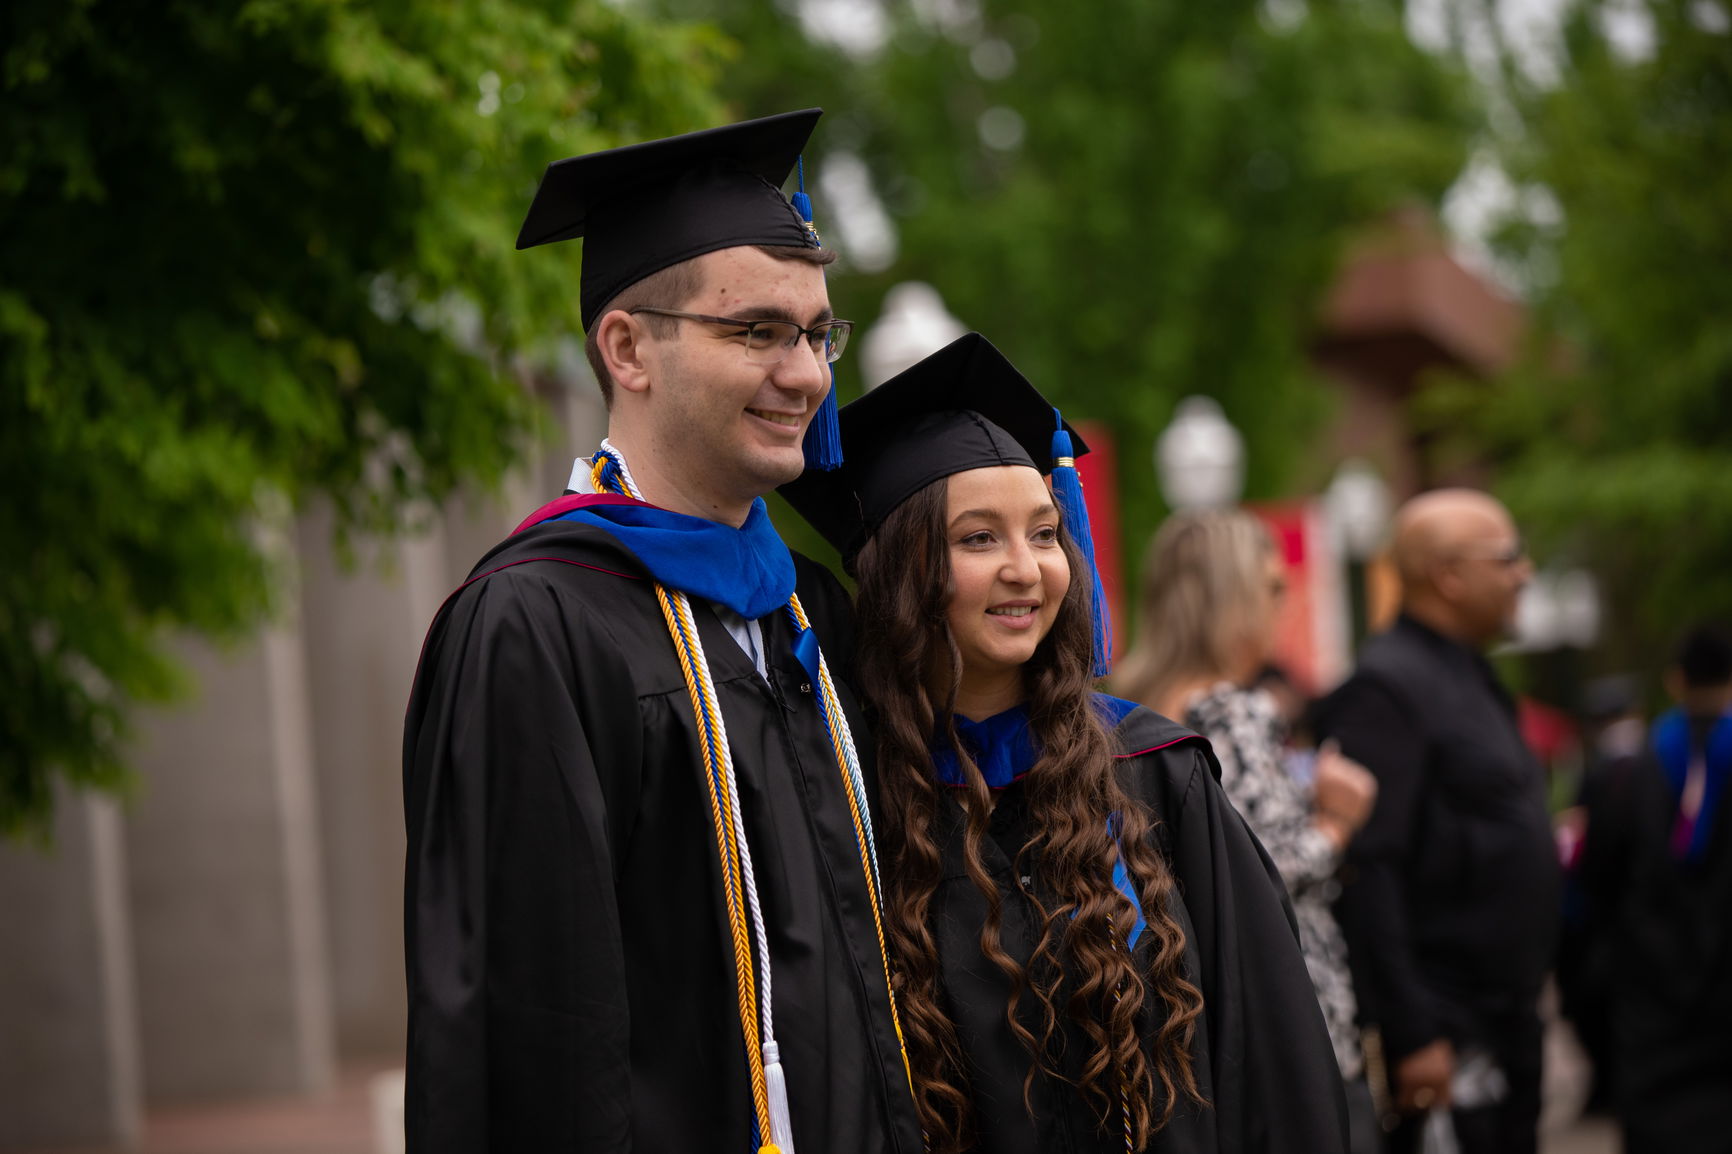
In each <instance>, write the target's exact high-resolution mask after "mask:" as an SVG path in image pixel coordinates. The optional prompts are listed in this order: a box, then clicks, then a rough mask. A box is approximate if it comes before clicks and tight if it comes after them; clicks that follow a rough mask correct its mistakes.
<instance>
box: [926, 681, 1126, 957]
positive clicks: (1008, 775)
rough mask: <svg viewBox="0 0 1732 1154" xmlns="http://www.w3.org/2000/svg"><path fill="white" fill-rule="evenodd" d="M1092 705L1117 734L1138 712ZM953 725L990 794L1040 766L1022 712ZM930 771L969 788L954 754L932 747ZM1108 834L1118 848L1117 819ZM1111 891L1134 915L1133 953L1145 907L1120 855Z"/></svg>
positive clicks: (1113, 702) (959, 719)
mask: <svg viewBox="0 0 1732 1154" xmlns="http://www.w3.org/2000/svg"><path fill="white" fill-rule="evenodd" d="M1091 704H1093V706H1094V708H1095V712H1096V713H1097V714H1098V715H1099V716H1100V719H1101V721H1102V723H1104V724H1105V725H1106V726H1107V728H1108V729H1116V728H1117V727H1118V725H1119V723H1120V722H1122V721H1123V720H1124V719H1125V717H1126V716H1128V715H1129V714H1130V712H1131V710H1133V709H1135V708H1137V703H1136V702H1134V701H1126V700H1124V699H1123V698H1119V697H1109V696H1107V695H1106V694H1104V693H1097V694H1095V695H1094V697H1093V701H1092V702H1091ZM952 720H953V721H954V722H955V724H956V736H957V738H958V739H959V740H960V741H961V742H962V743H963V745H964V746H965V747H966V748H967V750H968V755H969V757H971V758H973V759H974V764H975V765H976V766H978V767H979V768H980V773H981V776H982V777H984V778H985V779H986V784H987V787H988V788H990V789H1004V788H1006V787H1007V786H1009V785H1011V784H1013V783H1014V782H1016V781H1018V780H1020V779H1021V778H1022V777H1023V776H1024V775H1026V774H1027V773H1028V771H1029V770H1030V769H1032V768H1034V763H1035V762H1036V761H1039V760H1040V746H1039V745H1037V744H1036V743H1035V740H1034V735H1033V734H1032V733H1030V732H1029V724H1028V710H1027V708H1025V707H1024V706H1021V705H1017V706H1013V707H1012V708H1010V709H1007V710H1005V711H1004V712H1003V713H997V714H994V715H993V716H991V717H988V718H986V719H985V720H984V721H971V720H969V719H968V718H966V717H963V716H962V715H960V714H956V715H954V716H953V718H952ZM932 767H933V769H934V771H936V772H937V774H938V780H939V781H942V782H943V783H944V784H945V785H948V786H952V787H958V788H960V787H961V786H963V785H966V784H967V779H966V778H965V777H964V776H963V771H962V763H961V761H960V760H959V759H958V758H957V756H956V751H955V750H954V749H949V748H943V747H940V746H938V745H937V744H936V743H934V746H933V749H932ZM1107 832H1108V833H1109V834H1111V835H1112V839H1113V842H1114V843H1115V844H1117V842H1118V840H1119V815H1118V814H1116V813H1113V814H1108V815H1107ZM1113 886H1114V888H1115V889H1117V890H1118V891H1119V892H1120V893H1121V894H1123V895H1124V896H1125V900H1126V901H1128V902H1130V903H1131V908H1132V909H1134V910H1136V912H1137V920H1136V924H1135V925H1133V926H1132V927H1131V932H1130V939H1129V945H1130V947H1131V948H1132V949H1135V948H1136V944H1137V939H1138V938H1139V937H1140V936H1142V932H1143V930H1144V928H1145V927H1146V926H1147V925H1148V923H1147V922H1146V921H1145V920H1144V919H1143V903H1142V902H1141V901H1140V900H1139V899H1138V897H1137V887H1136V886H1135V885H1133V884H1132V883H1131V875H1130V872H1129V871H1128V870H1126V869H1125V860H1124V854H1123V852H1122V851H1121V852H1120V853H1119V854H1117V855H1115V857H1114V859H1113Z"/></svg>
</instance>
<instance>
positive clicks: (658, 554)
mask: <svg viewBox="0 0 1732 1154" xmlns="http://www.w3.org/2000/svg"><path fill="white" fill-rule="evenodd" d="M554 520H558V521H578V522H581V523H583V524H586V525H594V526H595V527H596V528H598V529H601V530H603V531H605V532H606V533H608V534H609V535H610V536H612V537H613V538H615V539H616V540H618V541H619V543H620V544H622V545H624V546H625V547H626V548H627V549H629V550H631V552H632V553H633V554H634V555H635V556H636V557H637V559H638V560H639V561H640V562H642V563H643V566H644V568H645V569H648V570H649V571H650V575H651V576H653V577H654V578H655V579H656V580H657V581H658V582H660V583H661V584H663V585H665V586H667V587H668V588H669V589H677V590H679V591H680V592H681V593H685V594H687V595H689V596H692V597H701V598H703V599H704V600H706V601H714V602H716V603H717V604H719V605H725V606H727V607H728V608H729V609H731V610H733V611H734V612H735V613H738V614H739V615H740V616H741V617H744V618H746V619H747V620H748V621H756V620H757V619H758V618H760V617H763V616H764V615H765V614H768V613H773V612H775V611H776V610H777V609H780V608H781V607H782V606H784V605H786V604H787V603H788V599H789V598H790V597H792V596H793V595H794V558H793V555H792V554H791V553H789V552H788V547H787V546H786V545H784V544H783V543H782V539H781V538H780V537H778V536H776V529H775V526H773V525H771V524H770V513H769V510H768V509H767V508H765V506H764V501H763V499H762V498H759V499H757V500H755V501H753V502H752V509H751V512H750V513H748V514H747V515H746V523H745V524H744V525H741V526H740V527H739V528H738V529H736V528H734V527H733V526H732V525H724V524H722V523H720V522H718V521H709V520H706V519H704V518H702V517H691V516H687V515H686V514H684V513H673V512H669V511H668V510H666V509H662V508H659V507H657V506H655V505H649V504H643V503H633V504H613V503H610V504H599V503H598V504H594V505H588V506H585V507H583V508H580V509H574V510H572V511H571V512H569V513H564V514H562V515H560V516H559V517H556V518H554ZM814 648H816V646H814Z"/></svg>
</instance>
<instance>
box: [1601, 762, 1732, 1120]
mask: <svg viewBox="0 0 1732 1154" xmlns="http://www.w3.org/2000/svg"><path fill="white" fill-rule="evenodd" d="M1586 801H1587V805H1588V807H1589V813H1588V833H1587V840H1586V842H1585V843H1584V844H1583V847H1582V857H1581V861H1580V863H1579V865H1578V867H1577V868H1578V877H1579V879H1580V881H1581V884H1582V888H1583V890H1584V892H1585V893H1586V894H1587V896H1588V899H1589V902H1590V904H1591V907H1592V910H1593V916H1594V918H1595V920H1596V923H1597V926H1596V929H1597V931H1598V933H1599V934H1600V935H1602V936H1603V938H1604V939H1605V948H1606V950H1607V953H1608V954H1609V957H1610V964H1611V981H1610V982H1609V983H1608V984H1609V987H1610V993H1611V999H1612V1036H1613V1041H1614V1046H1613V1053H1614V1054H1615V1061H1616V1068H1615V1077H1614V1079H1613V1085H1614V1087H1615V1089H1616V1093H1617V1098H1618V1107H1617V1109H1618V1115H1619V1118H1620V1120H1621V1121H1622V1123H1623V1126H1624V1139H1625V1146H1626V1148H1627V1149H1628V1151H1629V1154H1672V1152H1674V1151H1691V1152H1692V1154H1732V806H1728V805H1727V804H1726V803H1725V801H1723V802H1722V804H1721V806H1720V809H1719V812H1718V813H1717V814H1715V815H1714V825H1713V828H1712V832H1711V834H1710V841H1709V843H1708V851H1707V853H1706V855H1705V856H1704V858H1703V859H1702V860H1701V861H1699V862H1685V861H1680V860H1679V859H1678V858H1677V857H1676V856H1675V855H1674V854H1673V853H1672V849H1671V840H1672V825H1673V822H1674V821H1675V820H1676V819H1677V815H1678V800H1677V797H1676V795H1675V794H1674V793H1673V791H1672V787H1671V785H1670V783H1669V782H1668V781H1667V780H1666V776H1665V773H1664V771H1663V770H1662V769H1661V768H1660V766H1659V765H1658V764H1657V763H1656V762H1655V761H1654V759H1653V758H1652V756H1651V755H1648V754H1646V753H1644V754H1642V755H1640V756H1637V757H1632V758H1627V759H1624V760H1622V761H1619V762H1614V763H1613V764H1612V766H1611V767H1610V772H1609V773H1608V775H1607V777H1606V779H1605V780H1604V781H1603V782H1602V783H1601V788H1600V789H1599V790H1597V791H1596V792H1595V793H1594V794H1593V795H1591V796H1589V797H1588V798H1587V799H1586Z"/></svg>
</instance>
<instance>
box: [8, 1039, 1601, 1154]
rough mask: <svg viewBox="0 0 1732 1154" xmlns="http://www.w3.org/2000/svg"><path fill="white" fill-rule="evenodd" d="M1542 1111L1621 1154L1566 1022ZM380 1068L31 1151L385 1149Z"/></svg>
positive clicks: (1585, 1151)
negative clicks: (378, 1099)
mask: <svg viewBox="0 0 1732 1154" xmlns="http://www.w3.org/2000/svg"><path fill="white" fill-rule="evenodd" d="M1546 1066H1547V1075H1546V1087H1545V1092H1546V1110H1545V1116H1544V1118H1543V1119H1542V1121H1541V1131H1542V1132H1541V1139H1540V1154H1621V1149H1622V1147H1621V1144H1620V1143H1619V1141H1618V1135H1617V1129H1616V1127H1615V1126H1613V1125H1612V1123H1611V1122H1610V1121H1609V1120H1607V1119H1603V1118H1578V1117H1577V1115H1578V1114H1579V1113H1580V1110H1581V1104H1582V1100H1583V1099H1584V1097H1585V1096H1586V1094H1587V1065H1586V1062H1585V1060H1584V1059H1583V1057H1582V1053H1581V1050H1580V1048H1579V1047H1577V1045H1576V1043H1575V1039H1574V1037H1573V1036H1572V1035H1571V1034H1570V1032H1569V1028H1568V1027H1567V1026H1554V1028H1553V1029H1552V1030H1550V1031H1549V1033H1548V1035H1547V1039H1546ZM385 1072H386V1071H385V1070H384V1069H383V1068H382V1067H381V1066H380V1065H378V1064H373V1065H361V1066H354V1067H350V1068H347V1069H345V1070H344V1071H343V1073H342V1076H341V1077H340V1078H339V1079H338V1081H337V1085H336V1087H335V1088H334V1089H333V1090H332V1092H331V1093H329V1094H327V1095H323V1096H321V1097H317V1098H297V1099H291V1100H286V1101H260V1102H250V1103H245V1104H235V1105H222V1106H206V1107H176V1108H173V1109H161V1110H153V1111H152V1112H151V1114H150V1116H149V1117H148V1118H147V1119H146V1121H145V1126H144V1134H143V1136H142V1140H141V1143H140V1144H139V1145H138V1146H136V1147H134V1148H133V1149H132V1150H129V1151H124V1152H123V1151H121V1150H120V1148H118V1147H105V1148H101V1149H84V1150H76V1151H74V1150H64V1149H62V1150H56V1151H52V1152H50V1151H38V1152H34V1154H391V1152H390V1151H388V1150H387V1149H386V1147H385V1145H384V1144H383V1142H382V1141H381V1139H380V1137H379V1136H378V1135H377V1134H376V1133H375V1122H374V1118H373V1105H372V1096H373V1092H374V1086H375V1085H376V1084H377V1081H378V1079H379V1078H380V1076H381V1075H382V1074H384V1073H385Z"/></svg>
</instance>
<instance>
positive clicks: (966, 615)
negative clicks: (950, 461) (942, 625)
mask: <svg viewBox="0 0 1732 1154" xmlns="http://www.w3.org/2000/svg"><path fill="white" fill-rule="evenodd" d="M1058 528H1059V512H1058V508H1057V507H1056V506H1055V505H1054V504H1053V500H1052V494H1051V493H1050V492H1049V491H1048V490H1047V487H1046V481H1045V479H1044V478H1042V477H1041V475H1040V474H1039V473H1038V472H1036V471H1035V470H1034V469H1032V468H1029V467H1028V466H1026V465H1000V466H996V467H993V468H986V469H970V470H968V471H967V472H964V473H956V474H954V475H952V476H951V477H950V479H949V498H948V501H947V503H946V509H945V538H946V541H947V543H948V546H949V549H950V603H949V606H948V608H947V611H946V617H947V620H948V621H949V624H950V633H951V636H952V637H954V638H955V639H956V647H957V649H958V650H959V651H960V652H961V655H962V686H961V689H962V693H963V696H973V695H974V694H975V693H981V692H985V693H988V694H989V695H991V696H998V694H996V693H993V692H992V687H997V686H1004V685H1015V684H1017V682H1016V680H1015V679H1016V678H1019V677H1020V670H1021V668H1022V666H1023V665H1024V664H1025V663H1026V662H1027V661H1028V660H1029V658H1031V657H1033V656H1034V651H1035V648H1036V647H1037V646H1038V645H1039V644H1040V643H1041V640H1042V639H1043V638H1045V637H1046V635H1047V633H1048V632H1050V631H1051V629H1052V623H1053V620H1054V619H1055V618H1056V617H1057V616H1058V610H1059V605H1060V604H1061V603H1062V602H1063V601H1064V595H1065V590H1067V589H1068V588H1070V579H1071V573H1070V564H1069V562H1068V561H1066V560H1065V555H1064V548H1063V546H1061V545H1060V544H1059V535H1058ZM971 691H972V692H971ZM1017 700H1020V695H1019V696H1018V698H1017ZM1014 704H1016V701H1011V702H1008V703H1007V704H1006V708H1008V706H1009V705H1014Z"/></svg>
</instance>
